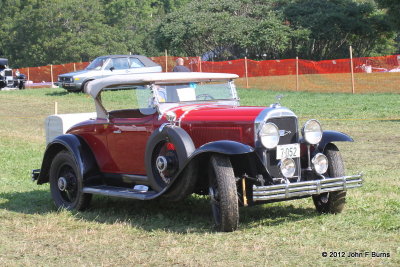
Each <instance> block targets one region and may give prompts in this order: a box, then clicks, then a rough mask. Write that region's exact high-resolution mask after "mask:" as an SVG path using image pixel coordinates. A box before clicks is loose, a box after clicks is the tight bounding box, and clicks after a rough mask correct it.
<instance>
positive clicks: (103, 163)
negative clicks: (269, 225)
mask: <svg viewBox="0 0 400 267" xmlns="http://www.w3.org/2000/svg"><path fill="white" fill-rule="evenodd" d="M235 78H237V75H234V74H220V73H152V74H142V75H124V76H113V77H109V78H103V79H98V80H95V81H91V82H89V83H88V84H87V85H86V87H85V92H86V93H87V94H89V95H91V96H92V97H93V99H94V102H95V107H96V113H95V114H89V115H88V114H80V115H79V114H78V115H76V114H75V115H74V116H73V115H72V114H71V115H68V114H67V115H54V116H50V117H49V118H48V121H47V123H46V125H47V129H46V132H47V133H48V134H47V141H48V145H47V149H46V151H45V154H44V158H43V162H42V166H41V169H39V170H34V171H33V179H34V180H36V181H37V183H38V184H43V183H47V182H50V190H51V195H52V198H53V200H54V203H55V205H56V206H57V207H59V208H66V209H76V210H83V209H85V208H87V207H88V205H89V202H90V200H91V196H92V194H100V195H106V196H114V197H123V198H131V199H138V200H151V199H155V198H164V199H166V200H170V201H179V200H182V199H184V198H185V197H187V196H188V195H190V194H192V193H197V194H205V195H209V198H210V202H211V208H212V213H213V217H214V221H215V224H216V226H217V227H218V229H219V230H220V231H233V230H235V229H236V228H237V227H238V222H239V206H248V205H254V204H258V203H265V202H271V201H280V200H288V199H296V198H302V197H312V198H313V200H314V203H315V207H316V209H317V211H318V212H321V213H338V212H341V211H342V209H343V206H344V203H345V196H346V191H347V189H350V188H355V187H359V186H361V185H362V175H361V174H358V175H352V176H346V175H345V171H344V165H343V161H342V158H341V155H340V153H339V150H338V148H337V146H336V145H335V144H334V143H335V142H340V141H348V142H351V141H353V140H352V138H350V137H349V136H348V135H346V134H343V133H340V132H335V131H323V130H322V128H321V125H320V123H319V122H318V121H317V120H309V121H307V122H306V123H305V124H304V126H303V127H302V128H299V127H298V118H297V116H296V115H295V114H294V113H293V112H292V111H291V110H289V109H287V108H285V107H281V105H280V104H279V103H275V104H272V105H270V106H269V107H242V106H240V105H239V98H238V96H237V93H236V88H235V85H234V79H235ZM121 87H123V88H129V89H131V90H129V92H132V95H134V98H135V99H136V100H137V101H136V102H135V101H131V100H129V99H125V100H126V102H127V107H128V108H122V109H116V110H109V109H107V106H106V105H105V103H104V101H102V97H101V95H102V92H103V91H104V90H107V93H108V94H109V93H113V89H115V88H119V89H120V88H121ZM133 102H135V103H133ZM82 120H84V121H82ZM76 122H78V123H76ZM75 123H76V124H75ZM73 124H74V125H73ZM69 125H73V126H72V127H69ZM67 126H68V127H67ZM67 128H68V129H67Z"/></svg>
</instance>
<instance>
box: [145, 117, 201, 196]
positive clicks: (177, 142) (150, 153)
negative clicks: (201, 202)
mask: <svg viewBox="0 0 400 267" xmlns="http://www.w3.org/2000/svg"><path fill="white" fill-rule="evenodd" d="M194 150H195V146H194V144H193V141H192V139H191V138H190V136H189V134H188V133H187V132H186V131H185V130H183V129H182V128H179V127H175V126H169V125H168V126H165V127H163V129H162V131H159V130H156V131H154V132H153V134H152V135H151V136H150V138H149V140H148V141H147V145H146V153H145V164H146V173H147V176H148V179H149V183H150V186H151V188H152V189H153V190H155V191H158V192H160V191H162V190H163V189H165V188H166V187H167V186H169V184H170V183H171V182H172V180H173V178H174V177H176V175H177V174H178V173H179V171H180V170H181V169H182V168H183V167H184V164H185V163H186V161H187V159H188V158H189V156H190V155H191V154H192V153H193V152H194ZM195 171H196V166H195V163H194V162H192V163H190V164H188V165H187V166H186V167H185V169H184V170H183V172H181V173H180V175H179V177H177V179H176V180H175V181H174V182H173V184H172V186H171V188H169V189H168V190H167V192H166V193H164V195H163V197H164V198H165V199H167V200H170V201H179V200H182V199H184V198H185V197H187V196H188V195H189V194H191V193H192V192H193V189H194V187H195V185H196V175H195Z"/></svg>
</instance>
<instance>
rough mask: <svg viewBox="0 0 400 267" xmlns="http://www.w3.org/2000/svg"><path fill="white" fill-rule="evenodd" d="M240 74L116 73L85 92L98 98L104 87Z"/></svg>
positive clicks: (95, 81) (88, 85)
mask: <svg viewBox="0 0 400 267" xmlns="http://www.w3.org/2000/svg"><path fill="white" fill-rule="evenodd" d="M238 77H239V76H238V75H236V74H229V73H209V72H161V73H144V74H132V75H114V76H110V77H106V78H102V79H96V80H94V81H91V82H89V83H88V84H87V86H86V88H85V93H87V94H89V95H91V96H92V97H93V98H96V97H97V95H98V94H99V93H100V91H101V90H103V89H104V88H107V89H108V90H109V89H112V88H113V87H122V86H130V85H143V84H150V83H185V82H205V81H217V80H230V79H236V78H238Z"/></svg>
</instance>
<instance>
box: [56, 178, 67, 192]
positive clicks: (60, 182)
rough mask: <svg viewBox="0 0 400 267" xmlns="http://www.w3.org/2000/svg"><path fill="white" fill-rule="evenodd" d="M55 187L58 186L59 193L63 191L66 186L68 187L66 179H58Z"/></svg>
mask: <svg viewBox="0 0 400 267" xmlns="http://www.w3.org/2000/svg"><path fill="white" fill-rule="evenodd" d="M57 185H58V189H59V190H60V191H65V190H66V189H67V185H68V183H67V179H65V178H64V177H60V178H58V182H57Z"/></svg>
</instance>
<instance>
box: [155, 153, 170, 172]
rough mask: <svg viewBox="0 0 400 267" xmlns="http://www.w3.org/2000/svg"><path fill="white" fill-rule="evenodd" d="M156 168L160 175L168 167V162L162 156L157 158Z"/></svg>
mask: <svg viewBox="0 0 400 267" xmlns="http://www.w3.org/2000/svg"><path fill="white" fill-rule="evenodd" d="M156 167H157V170H158V172H160V173H162V172H163V171H165V170H166V169H167V167H168V161H167V159H166V158H165V157H164V156H158V157H157V160H156Z"/></svg>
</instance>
